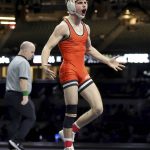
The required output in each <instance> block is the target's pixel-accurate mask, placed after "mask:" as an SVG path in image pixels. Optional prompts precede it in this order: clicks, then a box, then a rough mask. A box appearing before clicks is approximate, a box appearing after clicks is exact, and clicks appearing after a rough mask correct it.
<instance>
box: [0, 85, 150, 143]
mask: <svg viewBox="0 0 150 150" xmlns="http://www.w3.org/2000/svg"><path fill="white" fill-rule="evenodd" d="M102 97H103V103H104V112H103V114H102V115H101V116H100V117H99V118H97V119H96V120H95V121H93V122H92V123H91V124H89V125H87V126H85V127H84V128H82V129H81V131H80V133H79V134H77V135H76V141H77V142H85V143H86V142H95V143H97V142H98V143H111V142H113V143H114V142H116V143H117V142H121V143H122V142H123V143H124V142H125V143H130V142H131V143H134V142H135V143H136V142H139V143H149V142H150V128H149V126H150V99H149V96H148V95H147V97H146V96H145V97H139V98H136V97H133V98H132V97H130V99H129V98H114V99H112V98H111V99H109V98H107V97H106V96H105V95H104V94H102ZM31 98H32V100H33V102H34V104H35V108H36V115H37V120H36V123H35V125H34V127H33V128H32V130H31V131H30V133H29V135H28V136H27V138H26V141H36V142H37V141H46V142H58V141H59V140H60V139H59V136H58V134H57V133H58V131H59V130H61V129H62V125H63V119H64V113H65V106H64V98H63V92H62V88H61V86H60V85H59V84H58V83H56V84H53V85H52V84H47V85H43V84H41V85H40V84H39V85H38V86H35V85H33V91H32V93H31ZM2 99H3V98H2ZM0 102H1V108H0V141H6V140H7V132H6V128H7V125H8V123H9V121H8V119H9V118H8V116H7V108H6V107H5V106H3V105H2V103H3V100H1V101H0ZM88 109H89V105H88V104H87V103H86V102H85V101H84V100H83V99H82V97H80V96H79V105H78V117H79V116H80V115H81V114H83V113H84V112H86V111H87V110H88Z"/></svg>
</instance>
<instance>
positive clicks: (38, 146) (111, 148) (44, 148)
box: [0, 142, 150, 150]
mask: <svg viewBox="0 0 150 150" xmlns="http://www.w3.org/2000/svg"><path fill="white" fill-rule="evenodd" d="M24 146H25V149H26V150H63V143H49V142H26V143H24ZM0 150H8V149H7V143H6V142H0ZM75 150H150V144H146V143H106V144H94V143H78V144H77V143H75Z"/></svg>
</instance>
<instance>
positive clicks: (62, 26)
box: [55, 21, 68, 35]
mask: <svg viewBox="0 0 150 150" xmlns="http://www.w3.org/2000/svg"><path fill="white" fill-rule="evenodd" d="M55 30H56V32H59V33H60V34H63V35H65V34H66V33H67V32H68V26H67V24H66V23H65V21H62V22H60V24H58V25H57V26H56V28H55Z"/></svg>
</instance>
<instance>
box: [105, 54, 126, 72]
mask: <svg viewBox="0 0 150 150" xmlns="http://www.w3.org/2000/svg"><path fill="white" fill-rule="evenodd" d="M118 57H119V56H115V57H112V58H110V60H109V62H108V66H109V67H111V68H113V69H114V70H115V71H119V70H123V69H124V68H125V65H123V63H119V62H118V61H117V60H116V59H117V58H118Z"/></svg>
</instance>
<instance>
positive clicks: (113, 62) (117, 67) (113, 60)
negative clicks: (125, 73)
mask: <svg viewBox="0 0 150 150" xmlns="http://www.w3.org/2000/svg"><path fill="white" fill-rule="evenodd" d="M86 27H87V30H88V33H89V35H88V40H87V45H86V46H87V54H89V55H91V56H93V57H94V58H95V59H97V60H99V61H101V62H102V63H104V64H107V65H108V66H109V67H111V68H113V69H114V70H115V71H118V70H122V69H123V68H124V67H125V66H124V65H123V64H121V63H119V62H117V61H116V57H113V58H109V57H106V56H104V55H102V54H101V53H100V52H99V51H98V50H97V49H95V48H94V47H93V46H92V44H91V39H90V28H89V26H88V25H86Z"/></svg>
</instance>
